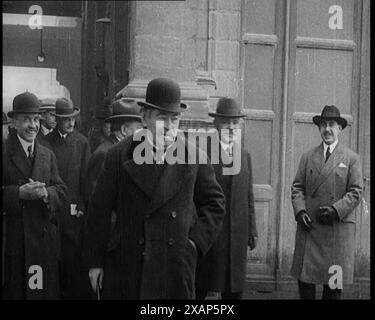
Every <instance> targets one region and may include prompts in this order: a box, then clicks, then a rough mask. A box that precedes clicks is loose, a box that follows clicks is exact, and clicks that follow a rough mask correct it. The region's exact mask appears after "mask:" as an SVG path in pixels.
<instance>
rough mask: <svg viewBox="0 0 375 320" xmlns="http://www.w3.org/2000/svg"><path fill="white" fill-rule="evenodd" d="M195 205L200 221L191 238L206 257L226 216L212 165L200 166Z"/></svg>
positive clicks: (195, 226) (223, 199) (193, 229)
mask: <svg viewBox="0 0 375 320" xmlns="http://www.w3.org/2000/svg"><path fill="white" fill-rule="evenodd" d="M200 159H201V158H200ZM194 203H195V207H196V210H197V215H198V219H197V221H196V223H195V224H194V225H193V227H192V228H191V230H190V234H189V237H190V239H192V240H193V241H194V242H195V243H196V245H197V247H198V250H199V252H200V254H202V255H205V254H206V253H207V251H208V249H209V248H210V247H211V245H212V244H213V242H214V240H215V238H216V237H217V235H218V234H219V232H220V230H221V227H222V223H223V219H224V215H225V197H224V193H223V191H222V189H221V187H220V185H219V184H218V182H217V181H216V178H215V172H214V169H213V167H212V165H211V164H210V163H208V164H206V165H204V164H202V165H198V173H197V179H196V183H195V190H194Z"/></svg>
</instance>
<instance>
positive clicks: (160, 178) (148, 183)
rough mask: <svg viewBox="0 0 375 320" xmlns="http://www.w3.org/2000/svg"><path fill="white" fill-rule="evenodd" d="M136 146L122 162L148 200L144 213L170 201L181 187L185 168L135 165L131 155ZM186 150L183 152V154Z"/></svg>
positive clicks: (179, 166)
mask: <svg viewBox="0 0 375 320" xmlns="http://www.w3.org/2000/svg"><path fill="white" fill-rule="evenodd" d="M135 146H136V144H134V143H133V145H132V146H131V147H130V148H129V153H130V154H129V155H128V156H127V158H128V160H125V161H123V162H122V167H123V169H124V170H125V171H126V172H127V174H128V175H129V176H130V177H131V179H132V180H133V181H134V183H135V184H136V185H137V186H138V187H139V188H140V189H141V190H142V191H143V192H144V193H145V195H146V196H147V197H148V199H149V200H150V203H149V205H148V206H147V209H146V211H145V214H146V213H149V212H152V211H155V210H156V209H158V208H159V207H160V206H162V205H163V204H164V203H166V202H167V201H168V200H169V199H171V198H172V197H173V196H174V195H175V194H176V193H178V192H179V190H180V189H181V187H182V182H183V181H184V175H186V174H187V171H188V170H187V166H186V165H182V164H176V165H168V164H167V163H166V161H165V163H164V164H141V165H139V164H137V163H135V161H134V160H133V157H132V153H133V150H134V148H135ZM186 152H187V150H185V153H186Z"/></svg>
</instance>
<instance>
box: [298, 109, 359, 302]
mask: <svg viewBox="0 0 375 320" xmlns="http://www.w3.org/2000/svg"><path fill="white" fill-rule="evenodd" d="M313 122H314V123H315V124H316V125H317V126H318V128H319V132H320V135H321V137H322V143H321V144H320V145H318V146H316V147H315V148H313V149H311V150H309V151H307V152H306V153H304V154H303V155H302V157H301V160H300V163H299V167H298V170H297V173H296V176H295V178H294V181H293V184H292V194H291V197H292V204H293V209H294V214H295V219H296V221H297V231H296V241H295V249H294V257H293V265H292V270H291V272H292V276H294V277H295V278H296V279H297V280H298V286H299V293H300V297H301V299H315V286H316V285H317V284H321V285H323V296H322V299H340V297H341V292H342V288H343V285H346V284H350V283H352V282H353V272H354V253H355V222H356V217H355V211H354V209H355V208H356V207H357V206H358V204H359V203H360V201H361V197H362V189H363V181H362V170H361V162H360V159H359V156H358V154H356V153H355V152H353V151H352V150H350V149H349V148H347V147H345V146H344V145H343V144H342V143H341V142H340V141H339V137H340V134H341V132H342V130H344V129H345V128H346V126H347V120H346V119H345V118H342V117H341V115H340V111H339V110H338V108H337V107H335V106H325V107H324V108H323V110H322V113H321V115H317V116H314V117H313ZM332 268H339V269H337V270H336V269H332ZM332 277H337V278H335V279H333V278H332ZM332 279H333V280H334V281H332Z"/></svg>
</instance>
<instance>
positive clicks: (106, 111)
mask: <svg viewBox="0 0 375 320" xmlns="http://www.w3.org/2000/svg"><path fill="white" fill-rule="evenodd" d="M110 106H111V99H110V98H108V97H106V98H104V103H103V105H99V106H97V107H96V108H95V119H99V120H100V119H102V120H104V119H107V118H108V117H109V116H110V115H111V107H110Z"/></svg>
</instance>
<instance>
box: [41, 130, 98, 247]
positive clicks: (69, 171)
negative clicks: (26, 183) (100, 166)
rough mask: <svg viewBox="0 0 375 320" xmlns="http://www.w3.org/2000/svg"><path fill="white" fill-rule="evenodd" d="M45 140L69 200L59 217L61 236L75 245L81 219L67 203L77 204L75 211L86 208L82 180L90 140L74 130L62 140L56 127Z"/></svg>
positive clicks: (88, 154) (83, 178)
mask: <svg viewBox="0 0 375 320" xmlns="http://www.w3.org/2000/svg"><path fill="white" fill-rule="evenodd" d="M46 139H47V141H48V143H49V144H50V145H51V147H52V150H53V152H54V153H55V155H56V159H57V165H58V168H59V173H60V176H61V178H62V179H63V181H64V182H65V184H66V186H67V188H68V191H67V200H68V201H67V204H66V206H65V210H64V212H63V214H62V217H61V227H62V230H61V232H62V235H63V236H64V237H66V238H67V239H69V240H70V241H72V243H76V244H77V243H78V241H79V237H80V232H81V228H82V223H83V218H82V217H80V218H77V217H75V216H72V215H71V214H70V204H77V210H83V211H85V183H86V182H85V181H86V174H87V163H88V161H89V158H90V155H91V153H90V147H89V143H88V141H87V138H86V137H85V136H83V135H82V134H81V133H79V132H78V131H77V130H74V131H73V132H72V133H70V134H68V135H67V137H66V139H63V138H61V137H60V135H59V132H58V130H57V129H54V130H53V131H52V132H51V133H49V134H48V135H47V136H46Z"/></svg>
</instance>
